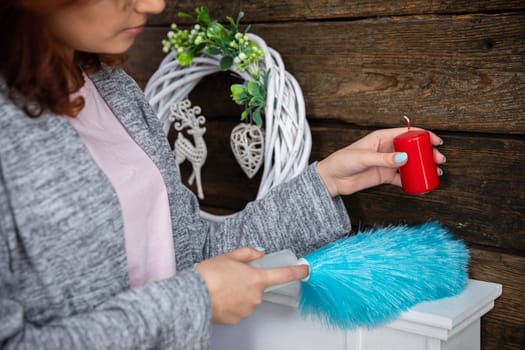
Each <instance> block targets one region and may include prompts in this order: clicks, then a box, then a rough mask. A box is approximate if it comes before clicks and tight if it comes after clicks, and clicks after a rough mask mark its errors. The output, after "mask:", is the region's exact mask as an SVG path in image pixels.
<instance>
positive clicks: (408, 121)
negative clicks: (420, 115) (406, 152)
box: [403, 115, 410, 130]
mask: <svg viewBox="0 0 525 350" xmlns="http://www.w3.org/2000/svg"><path fill="white" fill-rule="evenodd" d="M403 118H405V120H406V121H407V124H408V130H410V119H408V117H407V116H406V115H404V116H403Z"/></svg>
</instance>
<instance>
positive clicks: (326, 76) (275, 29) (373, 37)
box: [129, 14, 525, 134]
mask: <svg viewBox="0 0 525 350" xmlns="http://www.w3.org/2000/svg"><path fill="white" fill-rule="evenodd" d="M524 23H525V14H504V15H503V14H502V15H482V16H478V15H475V16H473V15H468V16H423V17H421V16H419V17H402V18H378V19H366V20H359V21H351V22H335V23H330V22H313V23H312V22H307V23H294V24H289V23H284V24H281V23H279V24H272V25H255V26H253V29H252V31H253V32H254V33H257V34H259V35H261V37H263V38H265V40H266V42H267V43H268V44H269V45H270V46H271V47H273V48H275V49H276V50H278V51H279V52H280V53H281V55H282V56H283V59H284V61H285V64H286V68H287V70H288V71H289V72H291V73H292V74H293V75H294V76H295V77H296V78H297V80H298V81H299V83H300V85H301V87H302V89H303V90H304V94H305V101H306V104H307V113H308V115H309V118H310V119H323V120H327V119H337V120H341V121H344V122H347V123H351V124H355V125H360V126H367V127H378V126H381V127H390V126H399V125H401V123H402V121H401V117H402V115H404V114H407V115H409V116H410V117H411V118H412V120H413V124H415V125H418V126H420V127H425V128H429V129H433V130H448V131H462V132H489V133H506V134H525V118H524V117H523V116H524V114H525V25H524ZM165 32H166V31H165V29H163V28H155V29H150V30H148V31H147V33H145V34H146V35H144V36H142V37H141V38H140V40H139V41H138V42H137V45H136V46H135V48H134V49H133V50H132V51H131V52H130V65H129V66H130V72H131V74H132V75H133V76H134V77H136V78H137V79H138V81H139V83H140V84H141V85H142V86H144V85H145V83H146V81H147V79H148V78H149V77H150V75H151V74H152V73H153V72H154V71H155V70H156V67H157V66H158V63H159V62H160V59H161V57H162V56H163V54H162V53H161V52H160V44H159V43H160V40H161V38H162V37H163V36H164V35H165ZM304 33H308V34H309V35H307V36H305V35H304ZM138 62H141V64H137V63H138ZM223 89H226V90H228V88H227V85H225V86H224V87H223ZM203 93H204V95H206V96H208V97H209V98H211V99H213V98H214V95H215V93H214V91H213V92H212V91H206V90H204V91H203ZM215 103H216V104H218V102H215ZM219 104H220V103H219ZM227 112H228V111H224V110H218V111H213V110H210V112H209V115H210V116H214V115H223V114H225V113H227Z"/></svg>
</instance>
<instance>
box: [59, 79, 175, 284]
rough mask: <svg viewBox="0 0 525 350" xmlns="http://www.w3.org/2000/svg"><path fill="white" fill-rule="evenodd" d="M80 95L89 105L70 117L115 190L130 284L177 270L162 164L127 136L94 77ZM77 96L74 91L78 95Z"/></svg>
mask: <svg viewBox="0 0 525 350" xmlns="http://www.w3.org/2000/svg"><path fill="white" fill-rule="evenodd" d="M85 79H86V83H85V85H84V86H83V87H82V88H81V89H80V91H79V92H78V93H77V94H80V95H82V96H83V97H84V98H85V102H86V105H85V107H84V109H83V110H82V111H81V112H80V114H79V115H78V116H77V117H76V118H68V120H70V123H71V125H72V126H73V127H74V128H75V129H76V130H77V132H78V133H79V135H80V137H81V138H82V141H83V142H84V144H85V145H86V146H87V148H88V150H89V152H90V154H91V156H92V157H93V159H94V160H95V162H96V163H97V164H98V166H99V167H100V168H101V169H102V171H104V173H105V174H106V176H107V177H108V178H109V180H110V181H111V183H112V185H113V187H114V188H115V191H116V193H117V196H118V199H119V202H120V205H121V210H122V216H123V220H124V235H125V242H126V255H127V262H128V273H129V279H130V284H131V286H132V287H137V286H141V285H144V284H146V283H149V282H152V281H156V280H161V279H165V278H168V277H171V276H174V275H175V252H174V248H173V236H172V229H171V217H170V209H169V204H168V194H167V192H166V186H165V184H164V180H163V178H162V176H161V175H160V172H159V170H158V168H157V167H156V166H155V164H154V163H153V161H152V160H151V159H150V158H149V157H148V156H147V155H146V153H145V152H144V151H143V150H142V149H141V148H140V147H139V145H138V144H137V143H136V142H135V141H134V140H133V138H132V137H131V136H130V135H129V133H128V132H127V130H126V129H125V128H124V126H123V125H122V124H121V123H120V121H119V120H118V119H117V117H116V116H115V115H114V114H113V112H112V111H111V109H110V108H109V107H108V105H107V104H106V102H105V101H104V100H103V99H102V97H101V96H100V94H99V92H98V91H97V89H96V87H95V86H94V85H93V83H92V82H91V80H89V79H88V78H87V77H85ZM75 95H76V94H75Z"/></svg>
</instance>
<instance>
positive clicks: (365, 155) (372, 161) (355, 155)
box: [317, 128, 446, 197]
mask: <svg viewBox="0 0 525 350" xmlns="http://www.w3.org/2000/svg"><path fill="white" fill-rule="evenodd" d="M412 129H413V130H416V129H417V128H412ZM405 131H406V128H395V129H383V130H377V131H374V132H372V133H370V134H368V135H366V136H365V137H363V138H361V139H360V140H358V141H356V142H354V143H353V144H351V145H349V146H347V147H345V148H342V149H340V150H338V151H336V152H334V153H332V154H331V155H329V156H328V157H327V158H325V159H323V160H321V161H320V162H319V163H317V171H318V172H319V175H320V176H321V178H322V179H323V182H324V184H325V186H326V189H327V190H328V193H329V194H330V195H331V196H332V197H335V196H337V195H349V194H352V193H355V192H358V191H361V190H364V189H366V188H370V187H374V186H377V185H381V184H392V185H395V186H401V179H400V177H399V173H398V171H397V170H398V168H400V167H401V166H403V165H404V164H405V163H406V161H407V159H406V156H405V154H404V153H398V152H395V151H394V143H393V140H394V138H395V137H396V136H397V135H399V134H401V133H403V132H405ZM430 141H431V143H432V145H434V146H439V145H441V144H442V141H441V139H440V138H439V137H438V136H437V135H436V134H434V133H432V132H430ZM434 160H435V162H436V164H443V163H445V161H446V158H445V156H444V155H443V154H441V153H440V152H439V151H438V150H436V149H435V148H434Z"/></svg>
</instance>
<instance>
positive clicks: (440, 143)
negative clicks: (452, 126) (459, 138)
mask: <svg viewBox="0 0 525 350" xmlns="http://www.w3.org/2000/svg"><path fill="white" fill-rule="evenodd" d="M443 143H444V142H443V139H442V138H439V145H440V146H441V145H442V144H443Z"/></svg>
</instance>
